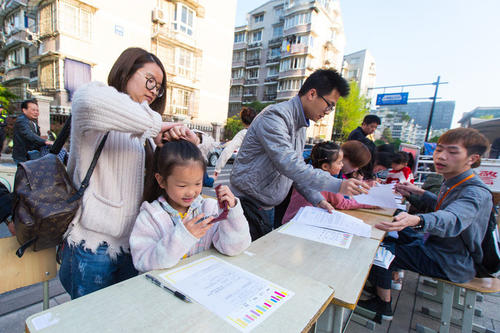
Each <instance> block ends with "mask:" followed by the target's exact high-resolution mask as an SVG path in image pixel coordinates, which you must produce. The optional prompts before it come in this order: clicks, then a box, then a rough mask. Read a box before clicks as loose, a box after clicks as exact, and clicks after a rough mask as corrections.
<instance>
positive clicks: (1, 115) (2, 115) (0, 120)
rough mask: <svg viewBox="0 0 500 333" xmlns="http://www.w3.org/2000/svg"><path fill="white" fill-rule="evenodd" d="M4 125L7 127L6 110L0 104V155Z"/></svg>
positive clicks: (3, 139) (0, 152)
mask: <svg viewBox="0 0 500 333" xmlns="http://www.w3.org/2000/svg"><path fill="white" fill-rule="evenodd" d="M5 127H7V110H4V108H3V105H2V104H0V156H2V152H3V142H4V141H5Z"/></svg>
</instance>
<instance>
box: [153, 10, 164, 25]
mask: <svg viewBox="0 0 500 333" xmlns="http://www.w3.org/2000/svg"><path fill="white" fill-rule="evenodd" d="M152 21H153V22H157V23H160V24H164V23H165V20H164V15H163V10H161V9H159V8H155V9H153V14H152Z"/></svg>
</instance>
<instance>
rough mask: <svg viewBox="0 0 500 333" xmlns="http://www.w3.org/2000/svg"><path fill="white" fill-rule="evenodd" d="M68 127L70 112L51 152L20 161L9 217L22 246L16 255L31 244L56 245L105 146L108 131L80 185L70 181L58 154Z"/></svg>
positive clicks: (72, 216) (41, 247)
mask: <svg viewBox="0 0 500 333" xmlns="http://www.w3.org/2000/svg"><path fill="white" fill-rule="evenodd" d="M70 130H71V116H70V117H69V118H68V120H67V121H66V123H65V124H64V127H63V129H62V131H61V134H60V135H59V137H58V138H57V139H56V141H55V142H54V144H53V145H52V147H51V149H50V153H49V154H47V155H45V156H42V157H41V158H39V159H36V160H32V161H26V162H23V163H19V165H18V167H17V171H16V175H15V180H14V203H13V212H12V217H13V221H14V225H15V228H16V237H17V240H18V242H19V244H20V245H21V247H20V248H19V249H18V250H17V251H16V254H17V256H18V257H21V256H22V255H23V254H24V251H25V250H26V249H27V248H28V247H29V246H31V245H33V250H34V251H39V250H43V249H47V248H51V247H55V246H56V245H59V244H60V243H61V242H62V240H63V235H64V233H65V232H66V230H67V229H68V225H69V224H70V223H71V221H72V220H73V218H74V217H75V214H76V212H77V210H78V208H79V207H80V203H81V198H82V196H83V193H84V192H85V189H86V188H87V187H88V185H89V181H90V177H91V176H92V172H93V171H94V168H95V166H96V164H97V160H98V159H99V156H100V154H101V152H102V149H103V148H104V144H105V143H106V139H107V138H108V135H109V132H108V133H106V134H105V135H104V137H103V138H102V140H101V142H100V144H99V146H98V148H97V150H96V152H95V154H94V158H93V159H92V163H91V164H90V167H89V168H88V170H87V174H86V175H85V178H84V180H83V181H82V184H81V186H80V188H79V189H78V190H77V189H76V188H75V187H74V185H73V182H72V181H71V179H70V177H69V175H68V173H67V171H66V167H65V166H64V164H63V163H62V162H61V160H60V159H59V158H58V157H57V155H58V154H59V152H60V151H61V149H62V147H63V145H64V143H65V142H66V140H67V138H68V137H69V134H70Z"/></svg>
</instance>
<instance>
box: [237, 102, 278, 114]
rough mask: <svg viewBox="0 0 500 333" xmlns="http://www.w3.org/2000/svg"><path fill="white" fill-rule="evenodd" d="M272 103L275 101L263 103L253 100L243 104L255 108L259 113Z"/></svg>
mask: <svg viewBox="0 0 500 333" xmlns="http://www.w3.org/2000/svg"><path fill="white" fill-rule="evenodd" d="M271 104H274V103H262V102H260V101H253V102H251V103H245V104H243V106H249V107H251V108H252V109H254V110H255V111H256V112H257V113H259V112H260V111H262V110H263V109H264V108H265V107H266V106H268V105H271Z"/></svg>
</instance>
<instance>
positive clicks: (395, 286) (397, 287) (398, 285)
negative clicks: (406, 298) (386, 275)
mask: <svg viewBox="0 0 500 333" xmlns="http://www.w3.org/2000/svg"><path fill="white" fill-rule="evenodd" d="M402 287H403V283H402V282H401V280H398V281H394V280H392V281H391V289H394V290H401V288H402Z"/></svg>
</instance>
